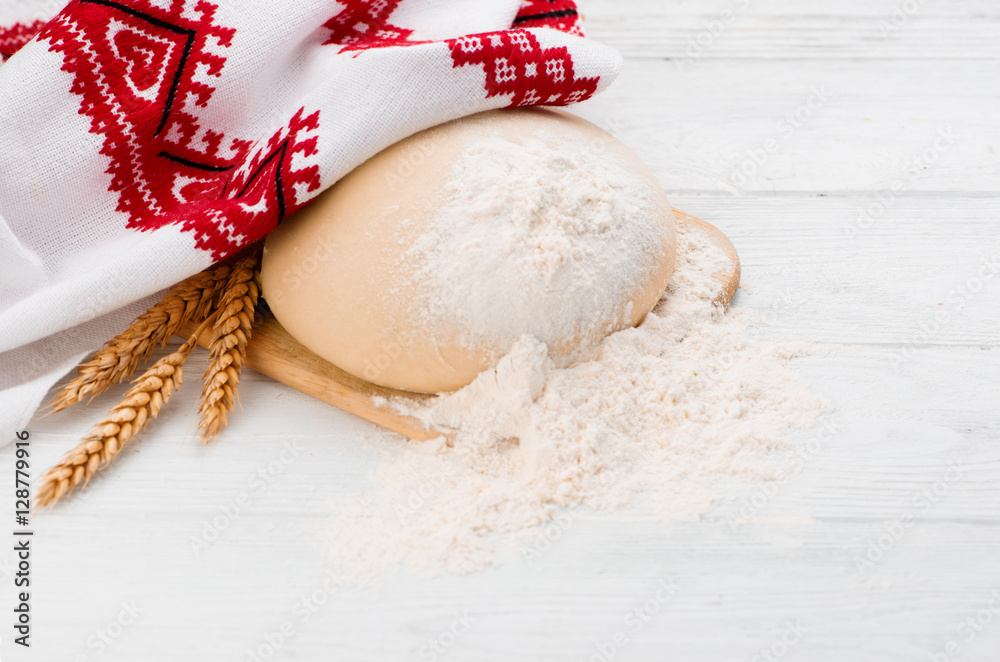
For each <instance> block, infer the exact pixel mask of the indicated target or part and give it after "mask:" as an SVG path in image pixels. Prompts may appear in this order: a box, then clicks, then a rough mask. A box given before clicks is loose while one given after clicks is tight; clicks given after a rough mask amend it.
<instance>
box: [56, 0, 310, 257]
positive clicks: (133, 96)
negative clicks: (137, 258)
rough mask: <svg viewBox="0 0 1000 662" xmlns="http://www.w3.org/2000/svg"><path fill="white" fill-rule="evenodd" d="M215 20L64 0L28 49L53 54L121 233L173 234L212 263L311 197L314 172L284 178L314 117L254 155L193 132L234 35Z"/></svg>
mask: <svg viewBox="0 0 1000 662" xmlns="http://www.w3.org/2000/svg"><path fill="white" fill-rule="evenodd" d="M216 9H217V7H216V6H215V5H213V4H211V3H209V2H206V1H205V0H171V3H170V8H169V9H163V8H161V7H159V6H157V5H155V4H153V3H152V2H150V1H149V0H128V2H127V3H126V2H117V1H115V0H74V1H73V2H71V3H70V4H69V5H68V6H67V7H66V9H64V10H63V12H62V13H61V14H59V15H58V16H57V17H56V18H55V19H53V20H52V21H51V22H50V23H49V24H48V25H46V26H45V28H44V29H43V30H42V32H41V33H40V36H39V38H40V39H47V40H49V43H50V44H51V48H52V49H53V50H55V51H58V52H60V53H62V54H63V56H64V64H63V70H64V71H67V72H69V73H71V74H73V76H74V83H73V86H72V88H71V91H72V92H73V93H74V94H77V95H79V96H80V97H81V99H82V101H81V111H80V112H81V113H82V114H85V115H86V116H88V117H89V118H90V121H91V132H92V133H99V134H101V135H103V136H104V144H103V147H102V149H101V153H102V154H104V155H106V156H107V157H108V158H109V159H110V162H111V163H110V166H109V167H108V170H107V172H108V174H110V175H111V185H110V188H109V190H110V191H111V192H112V193H116V194H117V195H118V206H117V209H118V211H121V212H124V213H126V214H128V216H129V222H128V224H127V227H130V228H136V229H139V230H149V229H154V228H158V227H162V226H164V225H169V224H171V223H181V224H182V227H184V228H185V229H187V230H190V231H192V232H194V234H195V235H196V237H197V242H196V243H197V246H198V247H199V248H204V249H207V250H211V251H212V252H213V254H214V255H215V257H216V258H221V257H224V256H226V255H228V254H230V253H232V252H234V251H235V250H237V249H238V248H240V247H242V246H243V245H246V243H249V242H252V241H254V240H256V239H258V238H260V237H262V236H264V234H266V233H267V232H268V231H269V230H270V229H272V228H273V227H274V226H275V225H276V224H277V223H278V222H279V221H280V220H281V219H282V218H283V217H284V215H285V214H288V213H291V212H292V211H294V209H296V208H297V207H298V206H300V204H301V203H300V202H299V197H298V193H299V192H301V193H305V191H306V190H309V191H312V190H316V189H318V188H319V172H318V168H316V167H309V168H305V169H304V170H300V171H297V172H292V171H291V170H290V162H291V154H292V152H294V151H296V150H299V151H302V150H306V151H309V149H314V148H315V139H314V138H313V139H312V143H311V144H312V145H313V147H312V148H309V147H302V146H301V145H303V144H305V145H308V144H310V142H309V139H305V142H304V143H300V142H297V136H296V135H295V134H297V133H298V132H299V131H310V130H314V129H315V128H316V125H317V122H318V114H313V115H310V116H309V117H308V118H305V119H302V117H301V115H302V111H300V112H299V113H298V114H297V115H296V116H295V118H294V119H293V120H292V122H291V123H290V124H289V126H288V127H286V128H285V129H282V130H281V131H279V132H278V133H276V134H275V136H273V137H272V138H271V139H270V140H269V141H267V143H266V144H260V143H258V145H257V146H254V145H252V144H251V142H250V141H246V140H238V139H232V140H228V141H227V140H226V138H225V136H224V135H223V134H222V133H221V132H217V131H213V130H211V129H208V128H204V127H202V126H200V124H199V120H198V118H197V116H196V115H195V113H196V109H197V108H198V107H204V106H205V105H207V103H208V101H209V99H211V97H212V94H213V93H214V92H215V89H214V88H213V87H212V86H211V85H210V83H211V81H212V79H214V78H218V77H219V76H220V75H221V73H222V69H223V67H224V66H225V63H226V58H225V57H224V51H225V49H226V48H228V47H229V45H230V43H231V41H232V38H233V36H234V34H235V31H234V30H232V29H230V28H225V27H220V26H218V25H216V24H215V23H214V15H215V11H216ZM265 162H266V163H267V165H263V164H264V163H265ZM306 180H308V181H306ZM265 182H266V183H265ZM267 187H270V193H269V194H267V195H265V194H264V188H267ZM244 196H247V197H248V200H250V202H249V203H248V204H244V202H245V201H243V200H242V198H243V197H244ZM223 197H225V198H227V199H229V200H232V202H225V203H220V202H219V201H220V199H221V198H223Z"/></svg>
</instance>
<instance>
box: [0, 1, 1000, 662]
mask: <svg viewBox="0 0 1000 662" xmlns="http://www.w3.org/2000/svg"><path fill="white" fill-rule="evenodd" d="M585 9H586V13H587V14H588V19H589V28H590V32H591V34H592V36H594V37H596V38H598V39H601V40H604V41H607V42H609V43H612V44H613V45H615V46H617V47H618V48H620V49H621V50H622V51H623V53H624V54H625V55H626V57H627V61H626V66H625V69H624V71H623V73H622V75H621V78H620V80H619V82H618V83H617V84H616V85H614V86H613V87H612V88H611V89H610V90H609V91H608V92H607V93H606V94H604V95H603V96H602V97H600V98H599V99H595V100H593V101H592V102H589V103H588V104H586V105H585V106H584V107H581V108H580V110H579V112H580V113H581V114H583V115H585V116H587V117H588V118H591V119H593V120H595V121H598V122H599V123H601V124H603V125H606V126H607V125H610V126H612V127H614V129H615V131H616V132H617V134H618V135H619V137H621V139H622V140H624V141H625V142H626V143H627V144H629V145H630V146H631V147H633V148H634V149H635V150H636V151H637V152H638V153H639V154H640V155H641V156H642V157H643V158H644V159H645V160H646V161H647V162H648V163H649V164H650V165H651V166H652V167H653V169H654V170H655V172H656V173H657V175H658V176H659V177H660V180H661V182H662V183H663V186H664V187H665V189H666V190H667V191H668V193H669V194H670V195H671V199H672V202H673V203H674V205H675V206H677V207H679V208H681V209H684V210H686V211H689V212H691V213H693V214H696V215H698V216H700V217H702V218H704V219H706V220H708V221H710V222H712V223H714V224H716V225H718V226H719V227H720V228H722V229H723V230H725V231H726V232H727V233H728V234H729V235H730V236H731V237H732V239H733V240H734V242H735V244H736V245H737V247H738V249H739V250H740V253H741V255H742V258H743V264H744V283H745V286H746V287H745V289H744V290H743V291H741V293H740V294H739V295H737V299H736V301H735V303H734V305H737V306H746V307H750V308H754V309H757V310H761V311H767V312H769V313H770V314H771V317H772V319H773V321H774V324H773V325H770V326H767V327H763V328H761V329H760V331H759V332H760V333H761V334H762V335H763V336H766V337H772V338H777V339H782V340H785V339H787V340H805V341H817V342H821V343H828V344H830V346H831V351H830V352H829V353H828V354H827V355H824V356H822V357H817V358H810V359H806V360H801V361H799V362H798V369H799V370H801V371H802V372H803V373H804V374H806V375H807V376H808V377H809V379H810V380H811V382H812V384H813V387H814V389H815V390H816V391H817V392H818V393H820V394H822V395H825V396H827V397H829V398H830V399H832V400H834V401H835V402H836V403H837V405H838V407H839V410H838V411H837V413H836V414H834V415H833V417H832V418H831V419H830V421H828V423H827V425H828V427H829V429H830V434H828V435H825V436H824V440H823V441H822V443H821V445H820V447H819V449H818V450H817V452H816V453H814V454H812V455H810V456H809V460H808V462H806V464H805V467H804V469H803V470H802V471H801V472H800V473H798V474H796V475H795V476H794V477H793V478H791V479H790V480H789V481H787V482H786V483H784V484H782V485H780V486H774V485H770V486H764V485H755V484H738V485H731V486H727V487H725V490H726V492H725V494H727V495H728V497H729V499H728V500H724V501H723V502H722V503H721V504H720V505H719V507H718V508H716V509H715V510H714V511H712V512H710V513H708V514H706V515H705V516H704V517H703V519H702V520H701V521H699V522H690V523H672V522H658V521H648V520H643V519H640V518H636V517H634V516H632V515H629V514H621V515H619V516H596V515H595V516H593V517H585V518H583V519H581V520H579V521H578V522H577V523H576V524H575V525H574V526H573V527H571V528H570V529H569V530H568V531H567V532H566V534H565V535H564V536H563V537H561V538H560V539H559V540H557V541H555V542H554V543H553V545H552V547H551V549H549V550H548V551H547V552H546V553H545V554H543V555H541V556H540V557H539V558H537V559H535V561H534V562H533V563H531V564H528V563H526V562H525V561H524V560H523V559H512V560H511V561H510V562H508V563H507V564H505V565H502V566H501V567H498V568H494V569H491V570H488V571H485V572H481V573H478V574H473V575H470V576H462V577H444V578H436V579H422V578H417V577H412V576H408V575H405V574H404V575H400V576H390V577H384V578H383V579H381V580H379V581H377V582H376V583H375V584H374V585H372V586H369V587H366V588H364V589H352V590H346V591H342V590H339V589H336V587H334V590H333V591H327V590H325V589H323V586H324V576H325V573H326V569H327V563H326V561H325V560H324V557H323V554H322V544H323V540H324V538H325V536H326V535H327V534H326V531H325V529H324V527H325V522H326V521H327V519H328V516H329V512H330V502H331V501H333V500H334V499H336V498H339V497H343V496H345V495H347V494H351V493H356V492H359V491H363V490H365V489H366V488H367V487H368V479H367V474H368V472H370V471H371V470H372V469H373V468H374V467H375V465H376V462H377V457H378V453H377V446H378V445H379V444H386V443H399V442H398V441H396V440H394V439H393V438H392V436H391V435H386V434H382V433H380V432H379V431H378V430H376V429H375V428H374V427H373V426H371V425H368V424H367V423H365V422H363V421H360V420H358V419H355V418H353V417H351V416H349V415H347V414H344V413H342V412H339V411H337V410H335V409H333V408H332V407H329V406H327V405H324V404H322V403H319V402H317V401H314V400H311V399H309V398H308V397H306V396H303V395H301V394H298V393H296V392H294V391H292V390H290V389H287V388H285V387H283V386H280V385H278V384H275V383H273V382H271V381H268V380H266V379H263V378H259V377H257V376H255V375H252V374H250V375H248V376H247V377H245V380H244V384H243V385H242V386H241V397H242V400H243V403H244V406H245V407H247V412H245V413H240V412H237V413H236V415H234V416H233V423H232V425H231V427H230V428H229V429H228V431H227V432H226V433H225V434H224V435H223V438H222V440H221V441H220V442H219V443H218V444H216V445H215V446H213V447H211V448H208V449H205V448H203V447H201V445H200V444H199V443H197V442H196V441H195V440H194V434H193V432H194V427H195V418H194V416H193V406H194V403H195V398H196V396H197V389H186V390H182V391H181V392H180V393H179V395H178V396H177V397H176V401H175V402H172V403H171V405H170V407H169V408H168V409H167V410H165V411H164V413H163V415H162V416H161V420H159V421H157V422H156V423H155V425H154V426H153V428H151V430H150V431H149V433H148V434H145V435H144V436H143V440H142V441H141V442H140V443H137V444H135V445H134V446H133V447H130V448H129V449H128V450H127V452H125V453H123V455H122V457H121V458H120V460H119V461H118V462H117V463H116V464H115V465H114V467H113V468H111V469H110V470H108V471H107V472H106V475H104V476H102V477H101V478H99V479H98V480H95V481H94V483H93V484H92V485H91V486H90V487H89V488H88V490H87V491H86V492H85V493H84V495H83V497H82V498H75V499H73V500H71V501H70V502H68V503H67V504H65V505H64V506H60V507H59V508H57V509H55V510H54V511H52V512H51V513H49V514H48V515H45V516H44V517H41V518H37V519H36V522H35V528H36V530H37V534H36V536H35V540H34V544H35V546H36V548H35V551H34V557H33V576H34V581H35V592H34V597H33V612H34V618H35V629H34V633H33V642H34V647H33V648H32V649H31V651H30V653H29V654H27V655H25V654H24V653H23V651H22V650H20V649H18V650H14V648H13V647H12V646H11V645H10V634H11V630H10V626H9V625H8V623H9V622H10V620H11V612H10V611H9V608H12V607H11V603H10V593H11V590H10V588H11V586H12V579H11V577H10V574H9V573H10V572H11V571H12V569H13V568H12V565H11V564H12V563H13V560H14V557H13V553H12V552H11V551H10V550H9V546H8V545H3V546H2V548H3V549H5V550H7V551H4V552H0V561H3V562H4V565H3V566H2V567H0V575H4V577H3V578H2V582H3V586H4V589H3V591H2V594H3V599H4V601H5V602H4V604H3V610H4V611H3V613H4V614H6V616H4V617H3V618H2V619H0V621H2V622H3V623H4V625H2V626H0V637H2V640H3V641H2V644H0V658H2V659H3V660H4V661H5V662H6V660H8V659H10V660H22V659H23V660H44V661H46V662H48V661H55V660H77V661H80V662H82V661H84V660H97V659H100V660H106V661H108V662H110V661H112V660H129V661H133V660H144V661H154V660H219V661H223V660H233V661H243V660H247V659H255V658H253V657H250V655H249V654H248V652H247V651H248V649H253V650H264V651H265V653H266V651H267V648H266V645H269V644H268V642H269V641H270V642H272V643H277V642H278V641H279V639H283V641H282V642H281V643H280V644H279V645H278V646H277V651H276V652H275V653H274V654H273V655H272V656H270V657H266V658H261V659H274V660H386V661H389V660H393V661H395V660H407V659H415V660H420V659H427V660H430V659H444V658H448V659H453V660H473V661H487V660H546V661H548V660H553V661H555V660H573V661H577V660H602V659H615V660H747V661H748V662H750V661H752V660H768V659H787V660H810V661H814V662H815V661H825V660H830V661H842V660H851V661H852V662H857V661H862V660H879V661H893V660H900V661H903V660H908V661H910V660H912V661H920V662H926V661H927V660H955V659H957V660H962V661H963V662H965V661H969V660H983V661H992V660H998V659H1000V349H998V348H997V346H998V342H997V339H998V336H1000V273H998V272H997V269H1000V199H998V191H1000V4H997V3H996V2H992V1H990V0H905V1H904V0H899V1H898V2H895V3H894V2H893V0H841V1H840V2H837V3H832V2H820V1H819V0H753V1H752V2H751V1H750V0H712V1H707V0H643V1H639V0H630V1H629V2H627V3H624V2H618V1H616V0H591V2H589V3H587V4H586V5H585ZM896 9H898V12H897V13H895V15H894V11H896ZM725 11H729V12H731V13H730V14H726V13H723V12H725ZM720 26H721V27H720ZM890 27H891V29H889V28H890ZM713 33H716V34H713ZM887 191H888V192H889V193H886V192H887ZM866 210H870V212H866ZM866 213H867V214H868V215H866ZM202 368H203V356H201V355H199V357H198V358H196V359H194V360H193V365H192V366H191V367H190V369H189V373H188V374H189V375H191V377H190V379H192V380H195V381H196V379H197V375H198V374H199V373H200V371H201V370H202ZM117 393H118V392H115V393H113V394H111V395H109V396H108V397H104V398H102V399H100V400H99V401H97V402H95V403H94V404H93V405H92V407H91V408H90V409H89V410H84V411H69V412H66V413H65V414H62V415H60V416H58V417H51V418H49V419H46V420H44V421H43V422H40V423H37V424H35V425H34V426H33V427H32V428H31V432H32V441H33V455H34V463H33V464H34V467H35V470H36V471H40V470H41V468H43V467H46V466H48V465H50V464H51V463H52V462H53V461H55V460H56V459H57V458H58V457H59V456H60V455H61V454H62V453H63V452H64V451H65V450H66V449H67V448H68V447H70V446H71V445H72V444H73V443H75V440H76V439H77V437H78V436H79V435H80V434H81V433H83V432H84V431H85V430H86V428H87V427H88V426H89V423H91V422H92V421H93V420H95V416H97V415H98V414H99V413H100V412H103V411H104V409H105V408H106V407H107V406H108V405H109V404H111V402H112V399H113V397H114V395H115V394H117ZM812 434H815V432H806V433H802V434H799V435H798V436H797V437H796V438H797V439H799V440H800V441H803V442H804V441H805V440H806V439H807V438H808V437H809V436H810V435H812ZM285 443H292V444H294V445H296V448H297V449H299V450H296V453H298V454H297V455H296V456H294V457H292V455H291V454H289V453H287V452H286V454H285V456H284V457H285V459H286V460H288V459H289V458H291V459H290V461H288V462H285V463H283V462H281V461H280V459H279V458H280V457H281V453H282V449H283V444H285ZM12 464H13V452H12V447H11V446H8V447H7V448H5V449H3V451H0V466H2V467H3V475H4V476H8V477H9V476H10V473H11V467H12ZM269 466H270V469H268V467H269ZM10 483H11V481H10V480H9V479H8V478H4V484H5V485H8V486H9V485H10ZM762 490H766V491H767V492H769V493H770V494H769V496H768V498H767V499H763V498H762V497H760V496H756V495H759V494H762V493H763V492H762ZM240 495H245V496H246V497H247V498H249V504H247V505H245V506H244V507H243V508H242V512H241V513H240V514H239V515H238V516H237V517H235V518H234V519H233V521H232V523H231V524H230V525H228V526H227V528H226V529H225V530H224V531H222V532H221V534H220V535H219V537H218V539H217V540H215V541H214V542H213V544H212V545H211V546H210V547H209V548H208V549H206V550H203V551H202V552H201V553H200V554H195V553H194V552H193V551H192V548H191V543H190V541H191V539H192V537H195V536H198V535H200V534H202V532H203V530H204V527H205V522H206V521H208V520H210V519H212V518H214V517H215V516H217V515H218V514H219V513H220V512H221V510H220V509H225V508H230V509H231V508H232V505H233V504H234V503H235V502H237V500H238V499H239V497H240ZM7 501H8V500H4V505H3V508H5V509H8V508H10V505H9V504H8V503H7ZM765 501H766V503H764V502H765ZM753 503H757V504H763V505H762V506H761V507H760V508H756V507H754V506H752V505H751V506H749V507H748V506H747V504H753ZM754 508H756V510H755V511H754V510H753V509H754ZM7 514H9V513H7V512H6V511H5V516H6V515H7ZM747 515H749V517H746V516H747ZM743 517H746V519H747V521H745V522H743V521H742V520H741V518H743ZM5 521H10V520H5ZM661 582H666V583H667V584H666V585H668V586H672V587H673V588H672V589H671V590H672V595H671V594H670V593H668V592H665V591H660V592H659V597H660V598H661V600H660V603H659V604H658V603H657V601H656V596H657V592H658V591H659V586H660V584H661ZM310 596H312V597H310ZM668 597H669V599H666V598H668ZM651 600H652V602H650V601H651ZM312 601H315V602H312ZM991 601H992V603H991ZM306 602H309V604H310V607H311V608H310V607H307V606H306V604H305V603H306ZM133 605H134V607H133ZM646 605H648V607H649V611H650V612H653V611H655V612H656V613H655V614H654V613H647V614H645V617H644V618H643V619H638V618H637V617H636V615H635V614H634V611H635V610H636V609H639V610H643V609H646V608H647V607H646ZM991 605H992V607H993V609H994V611H991V610H990V607H991ZM312 608H314V609H315V611H313V610H312ZM654 608H655V609H654ZM130 610H135V611H138V615H136V616H133V615H132V613H131V611H130ZM630 613H631V614H633V615H632V616H631V617H630V618H629V620H625V619H626V617H627V616H628V615H629V614H630ZM456 615H458V616H456ZM466 615H467V616H466ZM459 617H462V618H465V619H467V621H468V622H467V623H465V624H456V619H457V618H459ZM970 619H971V620H970ZM977 619H978V621H977ZM453 624H454V625H455V630H456V631H459V632H460V634H459V635H458V636H457V637H453V636H452V635H451V634H450V628H452V626H453ZM282 630H283V631H284V634H280V633H281V632H282ZM275 633H278V634H275ZM432 640H433V641H436V642H438V646H439V647H440V650H441V651H442V652H441V653H435V652H433V649H432V648H429V647H428V642H429V641H432ZM622 642H624V644H623V643H622ZM262 646H264V648H261V647H262ZM949 646H950V647H949ZM612 648H614V649H615V650H614V651H613V650H612ZM602 651H603V652H602ZM768 656H770V657H768Z"/></svg>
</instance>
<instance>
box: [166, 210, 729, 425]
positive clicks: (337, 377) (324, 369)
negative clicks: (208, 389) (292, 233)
mask: <svg viewBox="0 0 1000 662" xmlns="http://www.w3.org/2000/svg"><path fill="white" fill-rule="evenodd" d="M674 215H675V217H676V218H677V224H678V226H679V229H680V230H681V231H685V230H686V231H699V230H700V231H702V232H704V233H705V234H706V235H708V237H709V239H710V240H711V241H713V242H715V243H716V244H717V245H718V246H719V247H720V248H722V249H723V250H725V252H726V254H727V255H729V257H730V259H731V263H730V265H729V266H728V267H727V268H726V269H723V270H721V271H719V272H718V273H716V274H715V275H714V276H713V278H715V280H717V281H718V282H719V283H720V284H721V285H722V291H721V292H720V293H719V295H718V296H717V297H716V302H717V303H719V304H720V305H722V306H728V305H729V302H730V301H732V300H733V296H734V295H735V294H736V288H737V287H739V283H740V259H739V256H738V255H737V254H736V249H735V248H734V247H733V244H732V242H730V241H729V238H728V237H726V235H724V234H723V233H722V232H721V231H720V230H719V229H718V228H716V227H715V226H713V225H711V224H709V223H706V222H705V221H702V220H701V219H698V218H695V217H694V216H691V215H690V214H686V213H684V212H682V211H679V210H676V209H675V210H674ZM194 330H195V328H194V325H188V326H186V327H185V328H183V329H182V330H181V333H182V335H190V334H191V333H193V332H194ZM210 340H211V333H210V332H209V331H208V330H206V331H205V332H203V333H202V334H201V336H199V338H198V344H200V345H202V346H203V347H207V346H208V343H209V341H210ZM245 365H246V366H247V367H249V368H251V369H253V370H256V371H257V372H259V373H260V374H262V375H266V376H268V377H270V378H272V379H274V380H276V381H279V382H281V383H282V384H285V385H287V386H291V387H292V388H294V389H296V390H299V391H302V392H303V393H306V394H308V395H311V396H313V397H314V398H318V399H320V400H322V401H323V402H327V403H329V404H331V405H333V406H335V407H339V408H340V409H343V410H344V411H347V412H350V413H352V414H354V415H355V416H360V417H361V418H363V419H365V420H367V421H371V422H372V423H375V424H376V425H379V426H381V427H383V428H386V429H388V430H392V431H393V432H398V433H399V434H401V435H403V436H405V437H409V438H410V439H414V440H416V441H427V440H429V439H435V438H437V437H441V436H444V437H446V438H449V439H450V438H451V437H453V435H454V432H453V431H450V430H441V429H435V428H429V427H427V426H425V425H424V423H423V422H421V421H419V420H417V419H415V418H413V417H411V416H404V415H402V414H400V413H398V412H396V411H395V409H393V408H392V407H391V406H388V405H376V404H375V402H374V401H373V398H374V397H375V396H381V397H382V398H386V399H390V398H399V397H402V398H409V399H411V400H414V401H421V400H426V399H427V398H432V397H435V396H431V395H422V394H417V393H409V392H407V391H397V390H395V389H390V388H384V387H382V386H377V385H375V384H372V383H370V382H367V381H365V380H363V379H358V378H357V377H355V376H353V375H350V374H348V373H346V372H344V371H343V370H341V369H340V368H338V367H337V366H335V365H333V364H332V363H330V362H329V361H327V360H325V359H322V358H320V357H319V356H317V355H316V354H314V353H312V352H311V351H309V350H308V349H306V348H305V347H303V346H302V344H301V343H299V342H298V341H297V340H295V338H293V337H292V336H290V335H289V334H288V332H287V331H285V329H284V328H282V326H281V325H280V324H279V323H278V321H277V320H276V319H274V317H270V316H268V317H267V318H265V319H264V320H263V321H262V322H261V323H260V324H256V325H254V329H253V337H252V339H251V341H250V343H249V344H248V345H247V356H246V362H245Z"/></svg>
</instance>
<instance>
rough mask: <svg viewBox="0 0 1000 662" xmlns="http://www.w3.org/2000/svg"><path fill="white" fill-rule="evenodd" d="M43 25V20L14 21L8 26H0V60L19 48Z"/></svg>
mask: <svg viewBox="0 0 1000 662" xmlns="http://www.w3.org/2000/svg"><path fill="white" fill-rule="evenodd" d="M43 27H45V21H35V22H34V23H30V24H24V23H15V24H14V25H12V26H10V27H6V28H4V27H0V62H3V61H4V60H6V59H8V58H9V57H10V56H11V55H13V54H14V53H16V52H18V51H19V50H21V47H22V46H24V45H25V44H27V43H28V42H29V41H31V39H32V37H34V36H35V35H36V34H38V31H39V30H41V29H42V28H43Z"/></svg>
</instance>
